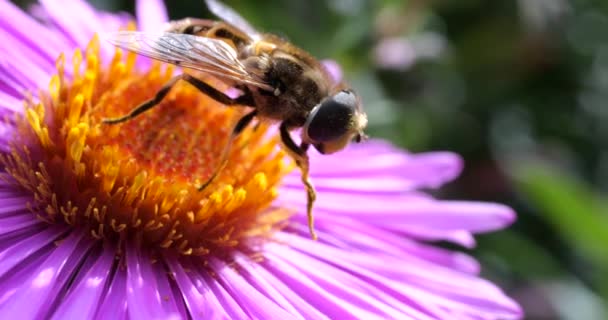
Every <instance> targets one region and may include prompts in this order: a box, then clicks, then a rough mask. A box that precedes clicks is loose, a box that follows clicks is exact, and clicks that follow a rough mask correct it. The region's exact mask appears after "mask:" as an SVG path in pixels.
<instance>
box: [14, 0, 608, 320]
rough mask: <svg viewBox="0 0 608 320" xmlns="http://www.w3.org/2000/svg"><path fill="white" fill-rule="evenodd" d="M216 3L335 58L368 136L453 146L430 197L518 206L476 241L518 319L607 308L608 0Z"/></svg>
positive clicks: (179, 4)
mask: <svg viewBox="0 0 608 320" xmlns="http://www.w3.org/2000/svg"><path fill="white" fill-rule="evenodd" d="M21 2H22V3H23V2H24V1H21ZM25 2H31V1H25ZM92 2H93V3H94V5H95V6H96V7H98V8H103V9H108V10H113V11H117V10H125V11H130V12H133V6H134V4H133V2H132V1H131V0H130V1H126V0H97V1H92ZM225 2H226V3H227V4H229V5H230V6H232V7H234V8H236V9H237V11H239V12H240V13H241V14H242V15H243V16H244V17H246V18H247V19H248V20H250V22H251V23H252V24H253V25H255V26H257V27H259V29H260V30H263V31H268V32H274V33H278V34H280V35H282V36H285V37H287V38H289V39H290V40H291V41H292V42H293V43H295V44H298V45H300V46H301V47H303V48H305V49H307V50H309V51H310V52H312V53H313V54H314V55H315V56H317V57H320V58H333V59H335V60H337V61H338V62H339V63H340V64H341V65H342V66H343V68H344V73H345V77H346V78H347V79H348V80H349V82H350V83H351V84H352V85H353V86H354V87H355V88H356V89H357V90H358V91H359V93H360V94H361V96H362V97H363V100H364V102H365V108H366V110H367V112H368V114H369V117H370V130H369V133H370V135H371V136H373V137H381V138H385V139H389V140H391V141H393V142H394V143H396V144H398V145H400V146H402V147H404V148H408V149H410V150H413V151H428V150H451V151H454V152H457V153H459V154H461V155H462V156H463V157H464V159H465V160H466V168H465V171H464V173H463V175H462V176H461V177H460V178H459V179H458V180H457V181H455V182H454V183H451V184H450V185H448V186H447V187H446V188H444V189H443V190H442V191H441V192H440V194H439V196H440V197H443V198H458V199H476V200H486V201H498V202H502V203H506V204H508V205H510V206H512V207H513V208H515V209H516V210H517V212H518V214H519V220H518V221H517V223H516V224H515V225H514V226H513V227H512V228H510V229H509V230H507V231H502V232H498V233H493V234H489V235H482V236H480V237H478V242H479V246H478V248H476V249H475V250H473V251H472V254H474V255H475V256H476V257H478V259H479V260H480V261H481V262H482V264H483V267H484V268H483V273H484V276H485V277H487V278H490V279H492V280H493V281H495V282H497V283H498V284H499V285H500V286H501V287H503V288H504V289H505V290H506V291H507V293H508V294H509V295H511V296H512V297H514V298H515V299H517V300H518V301H519V302H520V303H521V304H522V305H523V306H524V308H525V310H526V314H527V317H526V318H527V319H577V320H578V319H608V313H607V306H608V254H607V253H608V249H607V248H606V247H607V246H608V199H607V198H606V193H607V192H608V123H607V122H608V107H606V106H605V101H608V1H605V0H596V1H591V0H589V1H584V0H572V1H567V0H527V1H526V0H519V1H490V0H487V1H482V0H458V1H438V0H437V1H423V0H409V1H408V0H401V1H399V0H384V1H372V0H314V1H299V0H276V1H244V0H241V1H237V0H233V1H230V0H226V1H225ZM167 4H168V5H169V13H170V16H171V17H172V18H182V17H186V16H198V17H210V15H209V12H208V11H207V10H206V8H205V5H204V1H203V0H196V1H167ZM605 99H606V100H605Z"/></svg>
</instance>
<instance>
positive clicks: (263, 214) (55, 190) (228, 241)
mask: <svg viewBox="0 0 608 320" xmlns="http://www.w3.org/2000/svg"><path fill="white" fill-rule="evenodd" d="M135 59H136V57H135V56H134V55H133V54H128V55H127V56H126V57H124V56H123V54H122V52H121V51H117V52H116V54H115V56H114V58H113V60H112V61H111V63H110V65H109V66H107V67H103V66H102V64H101V62H100V58H99V44H98V40H97V39H96V38H94V39H93V40H92V41H91V42H90V44H89V46H88V48H87V49H86V51H85V54H84V62H83V55H82V53H81V52H80V51H76V52H75V54H74V57H73V63H72V64H73V67H72V72H73V75H71V76H69V77H68V76H67V75H66V72H65V70H64V60H65V59H64V57H63V56H62V57H60V58H59V59H58V62H57V70H58V73H57V74H56V75H55V76H53V77H52V79H51V82H50V85H49V88H48V93H46V94H41V95H40V97H39V99H38V100H34V99H28V100H27V101H26V102H25V106H26V109H25V116H21V117H18V118H17V120H16V123H17V127H18V130H17V134H16V136H15V139H14V143H13V145H12V153H11V154H10V155H7V156H3V157H2V159H1V160H2V162H3V163H4V165H5V167H6V171H7V172H8V173H9V175H10V176H12V178H13V180H14V181H15V182H16V183H17V184H18V185H20V186H21V187H22V188H24V189H26V190H27V191H29V192H31V193H32V194H33V196H34V201H33V202H32V206H33V208H32V209H33V211H34V212H36V213H37V214H38V216H39V217H40V218H41V219H43V220H45V221H48V222H50V223H67V224H69V225H72V226H74V227H79V228H88V229H89V230H90V233H91V235H92V236H93V237H96V238H100V239H102V238H103V239H108V240H117V241H118V243H120V242H124V241H127V240H128V241H132V240H135V241H137V242H138V243H140V244H142V245H145V246H148V247H150V246H152V247H156V248H158V249H161V250H175V251H178V252H180V253H181V254H184V255H206V254H210V253H216V254H217V253H220V254H221V253H222V252H226V249H227V248H234V247H237V246H243V245H244V246H246V247H247V248H251V247H252V241H255V240H256V239H263V238H265V237H266V236H268V235H269V234H270V233H271V232H272V231H273V230H275V229H276V228H279V227H281V226H282V225H283V223H281V222H284V221H285V220H286V219H287V217H288V213H287V212H286V211H285V210H282V209H276V208H272V207H271V206H270V204H271V202H272V201H273V200H274V199H275V198H276V196H277V186H278V183H279V182H280V181H281V178H282V177H283V176H284V175H285V174H286V173H287V172H288V171H289V170H290V169H291V168H292V167H293V165H292V164H290V163H289V162H286V160H285V158H284V154H283V152H282V151H280V149H279V148H277V145H278V142H279V139H278V137H277V136H276V135H274V134H270V133H269V132H268V124H266V123H263V122H260V123H256V124H255V125H252V126H251V127H250V128H247V129H246V130H245V131H244V132H243V133H242V134H240V135H239V137H238V138H237V139H236V140H235V142H234V144H233V145H232V148H231V149H230V150H231V151H230V153H229V161H228V164H227V165H226V167H224V168H223V170H222V171H221V172H220V174H219V175H218V177H217V178H216V179H215V180H213V182H212V183H211V184H210V185H209V186H207V187H206V188H205V189H204V190H203V191H200V192H199V191H197V190H196V186H197V185H198V184H200V183H201V182H204V181H206V179H207V178H208V177H210V176H211V174H212V172H213V171H214V170H215V169H216V167H217V166H218V165H219V161H220V155H221V153H222V151H223V149H224V147H225V144H226V142H227V140H228V136H229V134H230V132H231V130H232V127H233V126H234V125H235V123H236V122H237V121H238V119H239V118H240V117H241V116H242V115H243V114H244V113H245V112H246V111H247V110H246V109H245V108H244V107H243V108H242V107H226V106H224V105H221V104H219V103H218V102H216V101H214V100H212V99H211V98H209V97H207V96H205V95H204V94H202V93H201V92H199V91H197V90H196V89H195V88H193V87H191V86H190V85H189V84H186V83H178V84H177V85H176V86H175V87H173V88H172V89H171V91H170V93H169V95H168V96H167V97H165V98H164V99H163V101H162V103H160V105H158V106H157V107H155V108H153V109H152V110H150V111H148V112H146V113H144V114H142V115H140V116H138V117H137V118H135V119H132V120H130V121H128V122H126V123H123V124H120V125H107V124H102V123H101V119H102V118H105V117H116V116H121V115H124V114H126V113H128V112H129V111H130V110H131V109H132V108H134V107H136V106H137V105H139V104H140V103H142V102H144V101H146V100H148V99H150V98H152V97H153V96H154V95H155V94H156V92H157V91H158V90H159V89H160V88H161V87H162V86H163V84H165V83H166V82H167V81H168V80H169V79H171V77H172V74H173V70H172V68H171V67H166V68H163V67H162V66H161V65H160V64H158V63H157V64H153V66H152V67H151V68H150V69H149V70H148V71H147V72H144V73H141V72H138V71H137V70H136V68H135ZM206 80H208V81H213V80H212V79H206ZM215 84H216V85H218V86H221V84H218V83H215Z"/></svg>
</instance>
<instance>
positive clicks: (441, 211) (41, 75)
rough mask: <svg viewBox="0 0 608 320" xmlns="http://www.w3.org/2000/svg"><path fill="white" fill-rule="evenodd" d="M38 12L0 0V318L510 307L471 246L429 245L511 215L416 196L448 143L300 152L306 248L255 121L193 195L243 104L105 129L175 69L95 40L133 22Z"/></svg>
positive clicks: (80, 6)
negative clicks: (305, 172)
mask: <svg viewBox="0 0 608 320" xmlns="http://www.w3.org/2000/svg"><path fill="white" fill-rule="evenodd" d="M33 12H34V13H35V14H36V15H37V17H38V18H39V20H38V21H37V20H34V19H32V18H31V17H30V16H28V15H27V14H26V13H24V12H22V11H21V10H20V9H18V8H17V7H15V6H14V5H12V4H11V3H9V2H6V1H0V32H1V33H2V37H3V39H4V40H3V41H2V42H1V43H0V50H1V54H0V71H1V72H0V108H1V109H0V110H1V112H2V115H3V116H4V118H5V119H6V120H5V121H4V122H2V124H1V125H0V128H1V130H2V135H0V137H1V138H2V140H1V141H0V152H1V153H0V155H1V156H0V159H1V161H2V164H3V170H4V172H3V177H4V179H3V180H1V181H0V318H24V319H31V318H57V319H67V318H78V319H81V318H82V319H88V318H130V319H151V318H154V319H178V318H194V319H248V318H256V319H352V318H361V319H386V318H393V319H406V318H411V319H518V318H520V317H521V311H520V308H519V306H518V305H517V304H516V303H515V302H513V301H512V300H511V299H509V298H508V297H506V296H505V295H504V294H503V293H502V292H501V291H500V289H498V288H497V287H495V286H494V285H493V284H491V283H489V282H487V281H486V280H483V279H481V278H480V277H479V276H478V272H479V266H478V264H477V262H476V261H475V260H474V259H472V258H471V257H469V256H467V255H465V254H463V253H458V252H452V251H449V250H446V249H441V248H438V247H434V246H433V245H432V244H429V243H427V242H429V241H435V240H445V241H451V242H454V243H457V244H460V245H463V246H465V247H472V246H473V245H474V240H473V237H472V233H477V232H486V231H492V230H496V229H500V228H503V227H505V226H507V225H509V224H510V223H512V222H513V220H514V213H513V212H512V211H511V209H510V208H508V207H505V206H503V205H499V204H492V203H477V202H465V201H441V200H436V199H434V198H433V197H432V196H430V195H429V194H426V193H424V192H422V191H420V189H421V188H436V187H439V186H441V185H442V184H444V183H445V182H447V181H450V180H452V179H454V178H455V177H456V176H457V175H458V173H459V171H460V169H461V163H460V159H459V158H458V157H457V156H455V155H453V154H451V153H447V152H432V153H424V154H410V153H407V152H405V151H402V150H399V149H396V148H395V147H393V146H391V145H389V144H387V143H385V142H382V141H370V142H369V143H366V144H363V145H360V146H352V147H350V148H349V149H347V150H345V151H344V152H341V153H338V154H336V155H332V156H328V157H321V156H318V155H316V154H313V155H311V157H312V159H311V167H312V171H311V177H312V179H313V181H314V183H315V184H316V186H317V191H318V200H317V202H316V211H315V213H316V218H317V232H318V235H319V238H320V239H319V241H313V240H311V239H310V237H309V234H308V229H307V224H306V219H305V214H304V212H303V208H304V207H305V197H304V190H303V186H302V185H301V183H300V179H299V174H298V173H297V172H291V173H290V169H292V167H293V165H292V164H290V163H289V162H287V161H286V160H285V158H284V157H283V152H282V151H280V150H279V149H278V148H276V144H277V142H278V140H277V138H276V137H275V136H274V134H273V132H272V130H270V129H269V127H268V125H266V124H264V123H260V124H259V126H258V128H251V129H248V130H246V131H245V132H244V133H243V134H242V135H241V136H240V137H239V139H237V141H236V142H235V147H234V148H233V149H232V151H231V154H230V159H231V161H230V163H229V164H228V165H227V166H226V168H224V170H223V171H222V175H221V177H218V179H217V181H214V183H213V184H212V185H210V186H209V188H208V189H205V190H204V191H203V192H201V193H197V192H195V191H194V189H193V180H195V179H196V178H198V177H204V176H206V175H209V173H210V170H212V168H213V167H214V166H215V165H216V162H217V154H218V152H219V150H221V147H222V146H223V145H224V142H225V139H226V135H227V134H228V132H229V130H230V129H229V128H230V124H231V123H234V121H235V120H236V119H237V118H238V116H239V115H241V114H242V110H239V109H237V108H227V107H224V106H221V105H219V104H218V103H216V102H214V101H213V100H211V99H209V98H207V97H205V96H204V95H202V94H200V93H199V92H197V91H195V90H194V89H193V88H191V87H189V86H188V85H183V86H178V87H176V88H174V90H172V91H171V94H170V95H169V96H168V97H167V98H166V99H165V101H164V102H163V103H161V105H160V106H159V107H157V108H155V110H151V111H150V112H149V113H147V114H146V116H142V117H140V118H138V119H137V120H133V121H131V122H128V123H125V124H123V125H121V126H104V125H102V124H101V123H100V119H101V118H102V117H105V116H108V115H117V114H121V113H124V112H126V111H127V110H129V109H130V108H132V107H134V106H135V105H137V104H138V103H141V102H142V101H144V100H145V99H147V98H149V97H150V96H152V95H154V93H155V92H156V91H157V90H158V89H159V88H160V87H161V86H162V84H163V83H164V82H166V81H167V80H168V79H169V78H170V77H171V74H173V70H172V68H166V67H164V66H161V65H160V64H158V63H151V62H150V61H148V60H145V59H139V58H137V60H136V57H135V56H134V55H132V54H124V53H123V52H121V51H115V49H114V48H112V47H110V46H106V45H105V44H102V43H100V42H99V41H98V40H97V38H96V37H95V36H94V33H95V32H97V31H107V30H117V29H119V28H122V27H124V26H126V25H127V23H128V17H127V16H125V15H114V14H108V13H103V12H98V11H96V10H94V9H92V8H91V7H90V6H89V5H87V4H86V3H84V2H82V1H80V0H69V1H63V2H61V3H59V2H55V1H51V0H41V3H40V6H38V7H36V8H35V9H34V10H33ZM137 13H138V18H139V20H138V24H139V25H140V27H141V28H143V29H151V28H155V27H156V26H158V25H159V24H160V23H162V22H163V21H164V20H165V19H166V18H165V13H164V7H163V6H162V4H161V3H160V2H159V1H146V2H144V1H140V2H138V6H137ZM79 48H80V49H79ZM60 54H62V55H60ZM69 56H71V58H68V57H69ZM209 81H213V80H212V79H209ZM217 85H219V84H217Z"/></svg>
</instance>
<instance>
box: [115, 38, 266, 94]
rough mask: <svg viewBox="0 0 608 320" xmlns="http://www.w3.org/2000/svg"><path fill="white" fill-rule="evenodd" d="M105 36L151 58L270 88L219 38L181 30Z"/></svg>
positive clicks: (121, 46) (117, 43)
mask: <svg viewBox="0 0 608 320" xmlns="http://www.w3.org/2000/svg"><path fill="white" fill-rule="evenodd" d="M107 39H108V41H109V42H110V43H112V44H113V45H115V46H117V47H120V48H123V49H126V50H129V51H133V52H135V53H137V54H141V55H143V56H146V57H150V58H152V59H156V60H160V61H164V62H167V63H171V64H174V65H177V66H180V67H184V68H190V69H195V70H200V71H203V72H207V73H210V74H213V75H214V76H217V77H218V78H220V79H222V78H223V79H230V80H235V81H237V82H240V83H246V84H250V85H254V86H257V87H260V88H262V89H265V90H269V91H272V87H271V86H270V85H268V84H267V83H265V82H263V81H262V80H261V79H258V78H257V77H255V76H254V75H252V74H250V73H249V72H248V71H247V70H246V69H245V66H244V65H243V64H242V63H241V61H239V59H238V57H237V53H236V51H235V49H234V48H233V47H231V46H230V45H229V44H227V43H226V42H224V41H222V40H217V39H211V38H205V37H199V36H193V35H189V34H182V33H160V34H151V33H145V32H137V31H119V32H114V33H110V34H107Z"/></svg>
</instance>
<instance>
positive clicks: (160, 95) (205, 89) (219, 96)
mask: <svg viewBox="0 0 608 320" xmlns="http://www.w3.org/2000/svg"><path fill="white" fill-rule="evenodd" d="M179 80H184V81H186V82H188V83H190V84H191V85H193V86H194V87H196V88H197V89H198V90H199V91H201V92H202V93H204V94H206V95H207V96H209V97H210V98H212V99H213V100H216V101H218V102H220V103H223V104H226V105H235V104H242V105H248V106H253V97H252V95H251V92H250V91H248V90H247V91H245V94H243V95H241V96H239V97H237V98H235V99H233V98H230V97H229V96H227V95H225V94H224V93H223V92H221V91H219V90H217V89H215V88H214V87H212V86H210V85H208V84H207V83H205V82H204V81H202V80H199V79H197V78H195V77H193V76H191V75H189V74H186V73H184V74H180V75H178V76H175V77H173V78H171V80H169V82H167V83H166V84H165V85H164V86H163V87H162V88H160V90H158V92H157V93H156V95H155V96H154V98H152V99H150V100H148V101H145V102H144V103H142V104H140V105H139V106H137V107H135V108H134V109H133V110H131V112H129V113H128V114H126V115H124V116H121V117H118V118H106V119H103V120H102V122H103V123H107V124H117V123H122V122H125V121H128V120H131V119H133V118H135V117H136V116H138V115H140V114H142V113H144V112H145V111H148V110H149V109H152V108H154V107H155V106H157V105H158V104H159V103H160V102H161V101H162V100H163V99H164V98H165V96H166V95H167V94H168V93H169V91H170V90H171V88H173V86H174V85H175V84H176V83H177V81H179Z"/></svg>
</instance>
